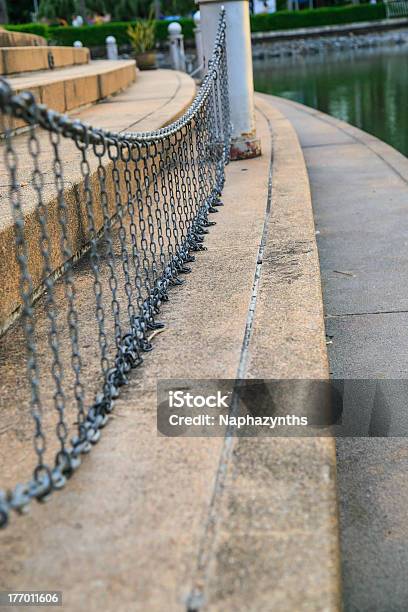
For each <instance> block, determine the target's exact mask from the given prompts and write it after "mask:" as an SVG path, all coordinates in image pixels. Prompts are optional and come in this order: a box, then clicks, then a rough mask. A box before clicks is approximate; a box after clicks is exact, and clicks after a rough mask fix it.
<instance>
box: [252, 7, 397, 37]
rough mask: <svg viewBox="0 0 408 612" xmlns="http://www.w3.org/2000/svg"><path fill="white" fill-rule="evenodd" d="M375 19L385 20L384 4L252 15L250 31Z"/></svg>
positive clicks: (308, 26) (287, 28)
mask: <svg viewBox="0 0 408 612" xmlns="http://www.w3.org/2000/svg"><path fill="white" fill-rule="evenodd" d="M377 19H385V7H384V4H374V5H373V4H360V5H352V6H337V7H331V8H320V9H307V10H304V11H279V12H278V13H270V14H265V15H252V16H251V30H252V32H268V31H269V30H289V29H292V28H310V27H313V26H315V27H317V26H323V25H337V24H341V23H352V22H358V21H374V20H377Z"/></svg>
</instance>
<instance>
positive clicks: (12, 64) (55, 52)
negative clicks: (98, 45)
mask: <svg viewBox="0 0 408 612" xmlns="http://www.w3.org/2000/svg"><path fill="white" fill-rule="evenodd" d="M50 54H51V55H52V61H53V67H54V68H63V67H65V66H75V65H80V64H88V63H89V60H90V54H89V49H85V48H81V49H77V48H75V47H34V48H33V47H29V48H27V47H4V48H1V49H0V74H3V75H8V74H17V73H21V72H33V71H37V70H49V69H50V68H51V67H50V59H49V58H50Z"/></svg>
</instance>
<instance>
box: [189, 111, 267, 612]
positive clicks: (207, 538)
mask: <svg viewBox="0 0 408 612" xmlns="http://www.w3.org/2000/svg"><path fill="white" fill-rule="evenodd" d="M257 110H258V111H259V112H260V113H261V115H262V116H263V117H264V119H265V120H266V122H267V124H268V129H269V135H270V140H271V157H270V161H269V173H268V191H267V200H266V208H265V215H264V222H263V230H262V237H261V241H260V244H259V248H258V253H257V258H256V264H255V272H254V278H253V283H252V291H251V298H250V303H249V308H248V313H247V318H246V325H245V331H244V337H243V340H242V345H241V352H240V359H239V364H238V368H237V374H236V381H235V385H234V388H233V391H232V398H231V408H230V416H234V415H236V413H237V412H238V406H239V386H240V381H241V380H242V379H244V378H245V375H246V370H247V363H248V357H249V348H250V343H251V337H252V330H253V323H254V318H255V311H256V304H257V297H258V289H259V282H260V278H261V272H262V264H263V258H264V252H265V246H266V241H267V237H268V229H269V222H270V216H271V210H272V176H273V130H272V125H271V121H270V119H269V117H268V116H267V115H266V114H265V113H264V112H263V110H262V109H261V108H258V107H257ZM235 429H236V428H235V426H233V425H229V426H228V428H227V431H226V433H225V436H224V440H223V445H222V449H221V454H220V459H219V462H218V467H217V471H216V474H215V479H214V487H213V491H212V496H211V500H210V504H209V508H208V514H207V519H206V522H205V525H204V532H203V536H202V539H201V543H200V546H199V550H198V554H197V557H196V564H195V570H194V574H193V578H192V588H191V590H190V594H189V596H188V598H187V601H186V612H200V610H201V609H202V608H203V606H204V605H205V591H206V587H207V584H208V579H209V570H210V561H211V555H212V553H213V550H214V545H215V540H216V535H217V528H218V522H219V515H220V509H221V504H222V499H223V493H224V490H225V485H226V480H227V475H228V471H229V466H230V462H231V457H232V453H233V449H234V442H235V440H236V438H235Z"/></svg>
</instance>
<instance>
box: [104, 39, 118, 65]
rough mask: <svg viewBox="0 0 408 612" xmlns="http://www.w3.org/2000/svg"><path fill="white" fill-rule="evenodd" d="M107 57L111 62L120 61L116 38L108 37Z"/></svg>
mask: <svg viewBox="0 0 408 612" xmlns="http://www.w3.org/2000/svg"><path fill="white" fill-rule="evenodd" d="M105 42H106V55H107V58H108V59H109V60H117V59H118V45H117V44H116V38H115V37H114V36H107V37H106V40H105Z"/></svg>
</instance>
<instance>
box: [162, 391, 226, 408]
mask: <svg viewBox="0 0 408 612" xmlns="http://www.w3.org/2000/svg"><path fill="white" fill-rule="evenodd" d="M230 396H231V391H228V392H227V393H226V394H225V395H222V394H221V391H217V393H216V395H194V394H193V393H185V392H184V391H169V406H170V408H204V406H207V408H229V404H228V400H229V398H230Z"/></svg>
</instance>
